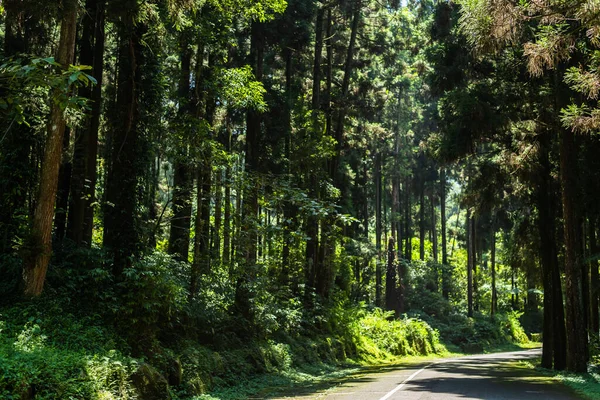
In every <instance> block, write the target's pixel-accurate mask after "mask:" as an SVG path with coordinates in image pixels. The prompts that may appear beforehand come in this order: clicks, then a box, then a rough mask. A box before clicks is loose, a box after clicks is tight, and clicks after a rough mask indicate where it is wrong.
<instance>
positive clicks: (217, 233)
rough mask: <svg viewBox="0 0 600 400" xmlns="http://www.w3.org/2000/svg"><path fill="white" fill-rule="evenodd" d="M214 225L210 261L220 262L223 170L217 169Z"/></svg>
mask: <svg viewBox="0 0 600 400" xmlns="http://www.w3.org/2000/svg"><path fill="white" fill-rule="evenodd" d="M213 186H214V193H215V215H214V217H215V223H214V227H213V234H212V240H211V249H212V250H211V254H212V255H211V259H213V260H215V261H217V262H218V263H220V262H221V225H222V222H223V221H222V219H223V218H222V217H223V170H222V169H221V168H218V169H217V170H216V172H215V184H214V185H213Z"/></svg>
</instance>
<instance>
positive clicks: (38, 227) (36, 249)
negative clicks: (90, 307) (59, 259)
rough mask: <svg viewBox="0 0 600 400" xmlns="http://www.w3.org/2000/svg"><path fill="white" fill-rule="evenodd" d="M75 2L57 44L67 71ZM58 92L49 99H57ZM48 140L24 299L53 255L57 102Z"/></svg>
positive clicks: (60, 120) (68, 3)
mask: <svg viewBox="0 0 600 400" xmlns="http://www.w3.org/2000/svg"><path fill="white" fill-rule="evenodd" d="M77 8H78V7H77V1H76V0H64V1H63V12H62V21H61V27H60V41H59V44H58V51H57V55H56V61H57V62H58V63H59V64H61V66H62V67H63V68H65V69H66V68H67V67H68V66H69V64H70V63H71V62H72V60H73V57H74V54H75V30H76V28H77ZM58 95H59V93H58V89H56V90H55V91H54V92H53V93H52V97H53V98H55V97H56V96H58ZM47 126H48V137H47V139H46V146H45V150H44V162H43V164H42V170H41V176H40V186H39V192H38V195H37V201H36V208H35V213H34V215H33V223H32V229H31V239H30V240H31V241H30V243H31V245H32V248H31V253H30V254H28V255H27V256H26V257H25V260H24V264H23V281H24V293H25V295H26V296H39V295H40V294H41V293H42V290H43V288H44V281H45V279H46V271H47V270H48V263H49V262H50V256H51V252H52V217H53V216H54V204H55V201H56V191H57V185H58V170H59V166H60V161H61V156H62V147H63V135H64V132H65V126H66V123H65V118H64V115H63V110H62V108H61V107H60V105H59V104H57V102H53V103H52V106H51V107H50V117H49V120H48V125H47Z"/></svg>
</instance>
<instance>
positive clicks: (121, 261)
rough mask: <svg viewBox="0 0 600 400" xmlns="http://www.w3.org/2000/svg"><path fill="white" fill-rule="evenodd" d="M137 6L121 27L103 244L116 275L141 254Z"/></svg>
mask: <svg viewBox="0 0 600 400" xmlns="http://www.w3.org/2000/svg"><path fill="white" fill-rule="evenodd" d="M136 13H137V8H136V7H135V6H133V7H132V8H128V9H126V10H123V15H122V19H121V21H120V22H119V24H118V29H119V44H118V46H119V61H118V64H119V65H118V73H119V85H118V90H117V106H116V108H117V110H118V116H117V118H116V120H117V121H118V122H117V124H116V131H115V132H114V134H113V135H112V144H111V147H112V148H111V156H110V165H109V166H108V173H107V178H106V200H107V204H106V206H105V211H104V238H103V239H104V246H105V247H106V248H108V249H110V251H111V252H112V255H113V260H114V263H113V274H114V275H115V276H117V277H118V276H120V275H121V273H122V272H123V270H124V269H125V268H128V267H130V266H131V263H132V258H133V256H135V255H136V254H138V253H139V250H140V249H139V244H140V243H139V235H138V229H137V228H138V227H137V222H138V221H137V218H136V209H137V204H138V198H137V187H138V177H139V175H140V170H139V165H138V163H139V158H138V149H139V129H138V119H139V96H140V88H139V86H140V69H139V65H138V60H140V58H141V51H142V44H141V39H142V36H143V35H144V33H145V30H146V28H145V26H144V25H143V24H139V23H136V22H135V18H136Z"/></svg>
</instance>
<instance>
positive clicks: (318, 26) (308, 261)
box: [304, 7, 325, 299]
mask: <svg viewBox="0 0 600 400" xmlns="http://www.w3.org/2000/svg"><path fill="white" fill-rule="evenodd" d="M324 15H325V9H324V7H319V9H318V10H317V18H316V22H315V49H314V50H315V51H314V58H313V79H312V81H313V87H312V118H313V121H312V129H313V132H312V135H313V139H315V140H317V139H318V138H319V136H320V133H319V132H320V130H321V128H320V126H319V118H318V115H319V114H318V112H319V110H320V108H321V100H320V98H321V60H322V54H323V20H324ZM309 176H310V177H309V180H310V188H309V193H310V196H311V197H312V198H317V197H318V189H317V188H318V187H319V178H318V176H317V174H316V173H315V172H314V171H311V172H310V173H309ZM305 231H306V236H307V240H306V248H305V267H304V270H305V275H306V284H307V291H306V293H307V295H308V297H307V299H310V296H311V294H312V291H313V290H314V289H315V287H316V283H317V282H316V279H317V278H316V277H317V269H318V268H319V266H318V265H317V263H318V259H319V257H318V254H319V221H318V219H317V216H316V215H309V216H308V218H307V220H306V229H305Z"/></svg>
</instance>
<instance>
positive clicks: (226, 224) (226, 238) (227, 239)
mask: <svg viewBox="0 0 600 400" xmlns="http://www.w3.org/2000/svg"><path fill="white" fill-rule="evenodd" d="M226 124H227V126H226V129H227V141H226V145H225V148H226V149H227V152H228V153H231V121H230V116H229V113H228V114H227V121H226ZM231 178H232V177H231V165H230V163H229V161H228V162H227V166H226V167H225V197H224V203H225V207H224V208H225V210H224V215H223V264H224V265H227V266H228V265H229V264H230V262H231V261H230V260H231V257H230V256H231Z"/></svg>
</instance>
